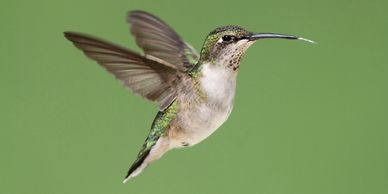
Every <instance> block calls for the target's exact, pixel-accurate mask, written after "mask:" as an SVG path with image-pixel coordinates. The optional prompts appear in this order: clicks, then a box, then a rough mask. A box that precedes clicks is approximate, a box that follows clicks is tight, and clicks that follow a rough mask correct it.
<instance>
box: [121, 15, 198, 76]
mask: <svg viewBox="0 0 388 194" xmlns="http://www.w3.org/2000/svg"><path fill="white" fill-rule="evenodd" d="M127 21H128V23H130V25H131V32H132V34H133V35H134V36H135V38H136V43H137V45H138V46H139V47H141V48H142V49H143V50H144V53H145V55H151V56H154V57H157V58H159V59H162V60H164V61H166V62H167V63H169V64H171V65H174V66H175V67H176V68H177V69H179V70H181V71H186V70H187V69H189V68H191V67H192V66H194V65H195V64H196V63H197V61H198V59H199V54H198V53H197V51H195V49H194V48H193V47H192V46H191V45H189V44H188V43H186V42H185V41H183V40H182V39H181V38H180V37H179V35H178V34H177V33H176V32H175V31H174V30H173V29H172V28H171V27H170V26H168V25H167V24H166V23H165V22H163V21H162V20H160V19H159V18H157V17H156V16H154V15H152V14H150V13H147V12H144V11H131V12H129V13H128V18H127Z"/></svg>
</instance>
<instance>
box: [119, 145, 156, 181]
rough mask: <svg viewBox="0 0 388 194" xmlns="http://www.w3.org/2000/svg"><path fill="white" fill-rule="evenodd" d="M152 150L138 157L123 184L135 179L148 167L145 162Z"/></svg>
mask: <svg viewBox="0 0 388 194" xmlns="http://www.w3.org/2000/svg"><path fill="white" fill-rule="evenodd" d="M149 153H150V150H148V151H146V152H144V153H142V154H141V155H139V156H138V158H137V159H136V161H135V162H134V163H133V164H132V165H131V167H130V168H129V170H128V173H127V175H126V176H125V179H124V181H123V183H126V182H127V181H128V180H129V179H130V178H132V177H135V176H137V175H139V174H140V173H141V171H143V169H144V168H145V167H147V164H146V163H145V162H144V161H145V159H146V158H147V156H148V155H149Z"/></svg>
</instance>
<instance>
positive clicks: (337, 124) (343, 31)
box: [0, 0, 388, 194]
mask: <svg viewBox="0 0 388 194" xmlns="http://www.w3.org/2000/svg"><path fill="white" fill-rule="evenodd" d="M387 6H388V2H387V1H383V0H380V1H379V0H375V1H359V0H356V1H354V0H353V1H350V0H341V1H338V0H336V1H335V0H326V1H308V0H294V1H263V0H260V1H243V0H240V1H199V0H197V1H186V2H185V1H163V2H162V1H158V2H156V1H144V0H133V1H130V0H126V1H124V0H112V1H101V0H99V1H97V0H84V1H75V0H67V1H46V0H37V1H18V0H17V1H10V0H5V1H1V3H0V9H1V11H0V22H1V26H2V27H1V30H0V34H1V44H0V56H1V57H0V88H1V95H0V154H1V157H0V193H4V194H23V193H28V194H45V193H47V194H53V193H55V194H73V193H82V194H86V193H93V194H99V193H101V194H102V193H104V194H113V193H114V194H120V193H136V194H141V193H159V194H162V193H185V194H190V193H193V194H194V193H195V194H197V193H201V194H207V193H209V194H214V193H223V194H227V193H231V194H235V193H265V194H284V193H287V194H304V193H306V194H327V193H330V194H364V193H371V194H383V193H384V194H386V193H388V184H387V183H388V149H387V148H388V120H387V119H388V118H387V115H388V102H387V99H388V87H387V84H388V76H387V75H388V55H387V51H388V46H387V45H388V38H387V36H386V35H387V34H388V21H387V17H388V15H387V11H386V8H387ZM135 9H141V10H146V11H149V12H151V13H153V14H155V15H157V16H159V17H160V18H162V19H163V20H165V21H166V22H167V23H169V24H170V25H171V26H172V27H173V28H174V29H175V30H176V31H177V32H178V33H179V34H180V35H181V36H182V37H183V38H184V39H185V40H186V41H188V42H190V43H191V44H192V45H193V46H194V47H196V48H197V50H200V48H201V46H202V43H203V40H204V39H205V37H206V35H207V34H208V33H209V32H210V31H211V30H213V29H214V28H215V27H218V26H222V25H227V24H238V25H241V26H243V27H245V28H247V29H249V30H251V31H256V32H277V33H288V34H294V35H300V36H303V37H306V38H309V39H312V40H315V41H317V42H318V43H319V44H317V45H313V44H308V43H306V42H302V41H285V40H263V41H260V42H258V43H256V44H255V45H254V46H252V47H251V48H250V49H249V51H248V52H247V54H246V55H245V57H244V59H243V61H242V64H241V70H240V73H239V77H238V88H237V96H236V100H235V108H234V110H233V112H232V115H231V117H230V118H229V120H228V121H227V122H226V123H225V124H224V125H223V126H222V127H221V128H220V129H219V130H218V131H217V132H216V133H215V134H213V135H212V136H210V137H209V138H208V139H207V140H205V141H204V142H202V143H201V144H199V145H196V146H194V147H192V148H189V149H181V150H174V151H171V152H169V153H168V154H166V155H165V156H164V157H163V158H162V159H161V160H159V161H157V162H156V163H154V164H153V165H151V166H150V167H149V168H147V169H146V170H145V171H144V172H143V173H142V174H141V175H140V176H138V177H136V178H134V179H132V180H130V181H129V182H128V183H127V184H122V180H123V177H124V175H125V173H126V171H127V169H128V167H129V165H130V164H131V163H132V162H133V160H134V159H135V157H136V155H137V152H138V151H139V149H140V146H141V144H142V143H143V140H144V139H145V137H146V135H147V134H148V131H149V127H150V125H151V122H152V120H153V118H154V116H155V114H156V112H157V107H156V106H155V105H154V104H152V103H150V102H147V101H145V100H143V99H141V98H140V97H137V96H134V95H132V94H131V93H130V92H129V91H128V90H126V89H125V88H124V87H123V86H122V85H121V84H120V83H119V82H118V81H117V80H115V79H114V78H113V76H111V75H110V74H108V73H107V72H105V71H104V70H103V69H102V68H100V67H99V66H98V65H97V64H96V63H95V62H93V61H91V60H89V59H87V58H86V57H85V56H84V55H83V54H82V53H81V52H80V51H79V50H77V49H75V47H74V46H73V45H72V44H71V43H70V42H69V41H67V40H65V38H64V37H63V34H62V33H63V31H69V30H71V31H79V32H85V33H89V34H93V35H95V36H99V37H102V38H104V39H107V40H110V41H112V42H115V43H119V44H121V45H123V46H126V47H129V48H131V49H133V50H136V51H138V52H140V50H139V49H138V48H137V46H136V44H135V42H134V39H133V37H131V35H130V33H129V30H128V25H127V24H126V22H125V18H126V13H127V11H129V10H135Z"/></svg>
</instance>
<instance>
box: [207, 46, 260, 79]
mask: <svg viewBox="0 0 388 194" xmlns="http://www.w3.org/2000/svg"><path fill="white" fill-rule="evenodd" d="M253 43H254V41H248V40H241V41H238V42H236V43H234V44H229V45H225V44H222V43H217V44H216V45H215V47H214V49H213V52H212V57H211V63H212V64H214V65H217V66H224V67H225V68H226V69H231V70H232V71H237V70H238V69H239V67H240V61H241V58H242V56H243V55H244V53H245V51H246V50H247V49H248V48H249V47H250V46H251V45H252V44H253Z"/></svg>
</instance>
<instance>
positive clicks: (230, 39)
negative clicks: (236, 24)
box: [222, 35, 236, 42]
mask: <svg viewBox="0 0 388 194" xmlns="http://www.w3.org/2000/svg"><path fill="white" fill-rule="evenodd" d="M235 38H236V37H234V36H231V35H225V36H223V37H222V41H223V42H230V41H232V40H234V39H235Z"/></svg>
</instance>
